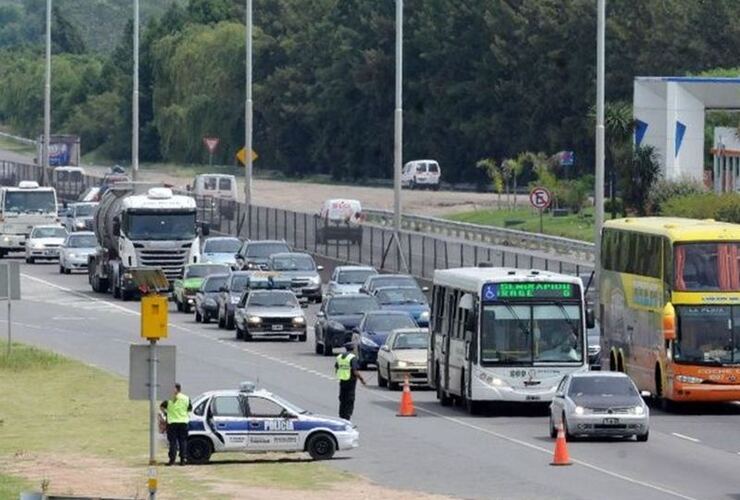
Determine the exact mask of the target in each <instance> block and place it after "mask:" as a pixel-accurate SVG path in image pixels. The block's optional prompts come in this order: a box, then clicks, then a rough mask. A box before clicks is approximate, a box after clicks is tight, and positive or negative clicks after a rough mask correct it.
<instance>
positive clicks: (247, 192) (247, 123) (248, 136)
mask: <svg viewBox="0 0 740 500" xmlns="http://www.w3.org/2000/svg"><path fill="white" fill-rule="evenodd" d="M246 9H247V53H246V58H247V74H246V103H245V106H244V203H245V205H246V207H247V231H249V223H250V220H251V219H250V213H249V211H250V210H251V207H252V0H247V5H246Z"/></svg>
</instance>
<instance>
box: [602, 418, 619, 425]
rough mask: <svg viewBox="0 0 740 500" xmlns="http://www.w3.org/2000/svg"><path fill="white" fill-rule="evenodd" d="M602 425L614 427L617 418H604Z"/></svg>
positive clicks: (617, 420) (617, 421)
mask: <svg viewBox="0 0 740 500" xmlns="http://www.w3.org/2000/svg"><path fill="white" fill-rule="evenodd" d="M603 423H604V424H605V425H615V424H618V423H619V419H618V418H605V419H604V421H603Z"/></svg>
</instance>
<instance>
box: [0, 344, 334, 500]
mask: <svg viewBox="0 0 740 500" xmlns="http://www.w3.org/2000/svg"><path fill="white" fill-rule="evenodd" d="M6 346H7V344H6V343H4V342H0V380H2V381H3V400H4V401H9V402H11V404H4V405H0V429H2V439H0V462H2V461H3V460H4V459H8V458H11V457H13V456H16V455H17V454H28V453H31V454H34V453H35V454H38V455H40V456H43V455H44V454H45V453H49V454H56V455H57V456H59V455H64V454H70V456H85V457H91V458H93V459H94V458H96V457H104V458H106V459H108V460H111V459H112V460H115V461H116V462H118V463H120V464H121V465H122V466H127V467H129V468H133V469H134V471H135V472H136V473H137V474H138V473H140V477H141V484H142V485H143V484H145V478H146V459H147V454H148V403H147V402H145V401H130V400H129V399H128V384H127V382H126V381H125V380H124V379H122V378H120V377H117V376H114V375H111V374H109V373H107V372H104V371H102V370H99V369H97V368H93V367H90V366H87V365H84V364H82V363H79V362H77V361H74V360H71V359H68V358H65V357H63V356H60V355H57V354H54V353H50V352H48V351H44V350H41V349H37V348H34V347H30V346H26V345H24V344H18V343H14V344H13V345H12V353H11V356H10V358H8V357H6V356H5V349H6ZM158 446H159V454H158V456H159V458H160V461H164V460H165V459H166V449H164V446H162V445H161V444H160V445H158ZM252 457H254V455H252V456H248V455H238V454H224V455H221V456H218V455H216V456H215V457H214V458H215V461H214V462H213V463H212V464H211V465H209V466H202V467H198V468H195V467H186V468H179V467H176V468H164V467H162V468H160V469H159V477H160V490H162V491H163V492H167V493H174V494H176V497H177V498H218V495H217V494H216V493H217V492H216V491H214V489H215V488H216V486H217V485H219V484H221V483H223V482H224V481H227V482H228V483H232V484H233V485H235V487H237V488H238V487H244V486H260V487H270V488H281V489H312V490H317V489H323V488H327V487H329V486H331V484H332V483H334V482H336V477H337V474H336V472H335V471H333V470H332V469H330V468H329V467H327V466H326V465H323V464H318V463H314V462H308V461H305V462H304V461H293V460H283V461H282V462H275V461H266V460H258V459H254V458H252ZM279 457H280V458H282V457H283V455H279ZM219 460H226V462H221V463H219V462H218V461H219ZM235 461H236V462H235ZM3 472H5V473H7V471H2V470H0V498H7V497H8V496H7V495H6V492H7V491H10V492H14V495H11V496H10V497H11V498H17V493H18V491H20V490H21V489H23V488H26V487H27V484H28V482H24V480H22V479H20V478H16V477H13V476H8V475H3ZM60 487H62V486H59V485H57V488H56V489H55V488H54V485H51V488H50V489H51V490H52V491H57V490H58V488H60ZM142 487H143V486H142Z"/></svg>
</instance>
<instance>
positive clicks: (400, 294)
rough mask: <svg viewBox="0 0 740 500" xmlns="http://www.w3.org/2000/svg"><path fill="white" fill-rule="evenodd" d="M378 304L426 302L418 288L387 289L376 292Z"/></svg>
mask: <svg viewBox="0 0 740 500" xmlns="http://www.w3.org/2000/svg"><path fill="white" fill-rule="evenodd" d="M377 298H378V302H380V303H381V304H382V305H387V304H426V302H427V300H426V298H425V297H424V294H423V293H421V290H419V289H418V288H415V287H414V288H412V287H404V288H389V289H384V290H378V294H377Z"/></svg>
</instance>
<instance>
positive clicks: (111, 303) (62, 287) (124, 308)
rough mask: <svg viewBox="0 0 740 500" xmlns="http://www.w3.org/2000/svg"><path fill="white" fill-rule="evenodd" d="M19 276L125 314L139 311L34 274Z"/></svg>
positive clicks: (137, 313) (136, 313)
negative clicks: (105, 305)
mask: <svg viewBox="0 0 740 500" xmlns="http://www.w3.org/2000/svg"><path fill="white" fill-rule="evenodd" d="M21 276H23V277H24V278H27V279H30V280H31V281H36V282H38V283H42V284H44V285H46V286H50V287H52V288H56V289H57V290H62V291H63V292H67V293H71V294H73V295H76V296H78V297H82V298H83V299H85V300H89V301H92V302H99V303H102V304H107V305H109V306H111V307H113V308H114V309H117V310H119V311H122V312H125V313H127V314H135V315H137V316H138V315H139V312H138V311H133V310H131V309H129V308H127V307H123V306H121V305H119V304H115V303H113V302H109V301H107V300H103V299H99V298H97V297H91V296H89V295H85V294H84V293H80V292H78V291H76V290H72V289H71V288H67V287H64V286H60V285H57V284H56V283H52V282H51V281H46V280H43V279H41V278H37V277H35V276H31V275H30V274H21Z"/></svg>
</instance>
